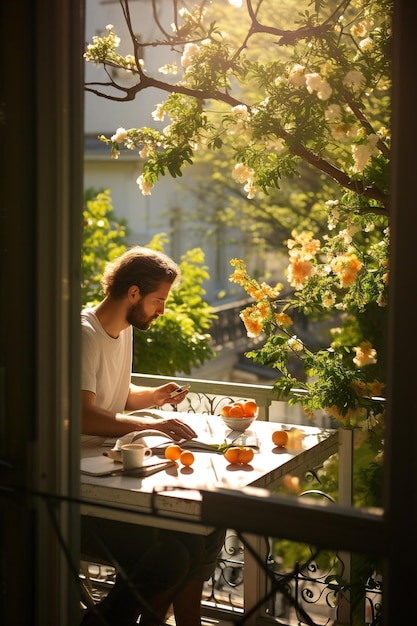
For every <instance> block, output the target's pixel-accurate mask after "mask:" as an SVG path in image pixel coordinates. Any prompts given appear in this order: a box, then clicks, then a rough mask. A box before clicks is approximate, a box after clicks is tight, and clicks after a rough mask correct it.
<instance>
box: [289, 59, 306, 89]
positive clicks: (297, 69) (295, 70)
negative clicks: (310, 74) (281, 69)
mask: <svg viewBox="0 0 417 626" xmlns="http://www.w3.org/2000/svg"><path fill="white" fill-rule="evenodd" d="M288 80H289V81H290V83H292V84H293V85H294V87H303V86H304V85H305V83H306V77H305V67H304V66H303V65H299V64H298V63H296V64H295V65H294V66H293V67H292V68H291V70H290V72H289V74H288Z"/></svg>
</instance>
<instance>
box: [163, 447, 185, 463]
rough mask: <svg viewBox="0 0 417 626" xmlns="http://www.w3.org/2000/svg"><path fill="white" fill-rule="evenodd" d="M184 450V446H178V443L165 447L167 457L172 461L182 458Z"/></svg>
mask: <svg viewBox="0 0 417 626" xmlns="http://www.w3.org/2000/svg"><path fill="white" fill-rule="evenodd" d="M181 452H182V448H180V446H177V445H176V444H171V445H169V446H167V447H166V448H165V458H166V459H169V460H170V461H176V460H177V459H179V458H180V456H181Z"/></svg>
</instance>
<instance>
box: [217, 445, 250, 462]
mask: <svg viewBox="0 0 417 626" xmlns="http://www.w3.org/2000/svg"><path fill="white" fill-rule="evenodd" d="M253 456H254V452H253V450H252V448H248V447H246V446H241V447H239V446H232V447H231V448H228V449H227V450H226V452H225V453H224V458H225V459H226V460H227V461H229V463H232V465H247V464H248V463H250V462H251V461H252V459H253Z"/></svg>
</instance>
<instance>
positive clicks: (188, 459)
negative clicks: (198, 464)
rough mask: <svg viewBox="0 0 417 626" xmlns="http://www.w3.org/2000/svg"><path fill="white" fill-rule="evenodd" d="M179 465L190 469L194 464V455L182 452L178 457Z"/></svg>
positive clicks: (186, 451)
mask: <svg viewBox="0 0 417 626" xmlns="http://www.w3.org/2000/svg"><path fill="white" fill-rule="evenodd" d="M180 463H182V464H183V465H185V466H186V467H190V465H192V464H193V463H194V454H193V453H192V452H190V451H189V450H184V452H181V455H180Z"/></svg>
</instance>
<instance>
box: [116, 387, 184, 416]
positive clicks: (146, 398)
mask: <svg viewBox="0 0 417 626" xmlns="http://www.w3.org/2000/svg"><path fill="white" fill-rule="evenodd" d="M176 389H178V385H177V384H175V383H167V384H166V385H161V386H160V387H139V386H138V385H134V384H133V383H130V388H129V395H128V397H127V401H126V407H125V408H126V411H135V410H138V409H147V408H149V407H151V406H162V405H163V404H179V403H180V402H182V401H183V400H184V398H185V396H186V395H187V393H188V391H187V390H184V391H183V392H181V393H179V394H176V395H175V397H173V398H172V397H171V393H172V392H173V391H175V390H176Z"/></svg>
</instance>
